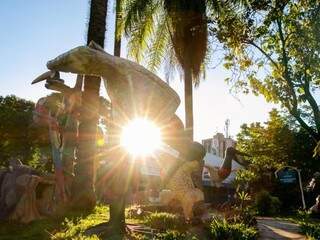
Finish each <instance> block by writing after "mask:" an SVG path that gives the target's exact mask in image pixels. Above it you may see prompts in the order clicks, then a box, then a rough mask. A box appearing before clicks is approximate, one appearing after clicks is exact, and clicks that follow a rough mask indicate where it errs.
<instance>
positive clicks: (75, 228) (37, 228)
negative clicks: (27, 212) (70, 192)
mask: <svg viewBox="0 0 320 240" xmlns="http://www.w3.org/2000/svg"><path fill="white" fill-rule="evenodd" d="M108 216H109V214H108V208H107V207H106V206H102V205H100V206H97V207H96V208H95V209H94V211H92V212H85V213H84V212H78V211H70V212H68V213H66V214H65V215H64V216H60V217H53V218H50V219H49V218H47V219H42V220H37V221H34V222H32V223H29V224H27V225H26V224H19V223H14V222H4V223H1V224H0V236H1V237H0V239H1V240H9V239H10V240H11V239H26V240H31V239H43V240H46V239H97V238H94V237H93V238H88V237H86V238H85V237H84V236H83V232H84V230H85V229H87V228H88V227H91V226H94V225H96V224H99V223H102V222H105V221H107V220H108Z"/></svg>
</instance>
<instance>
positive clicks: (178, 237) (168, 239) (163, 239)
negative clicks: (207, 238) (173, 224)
mask: <svg viewBox="0 0 320 240" xmlns="http://www.w3.org/2000/svg"><path fill="white" fill-rule="evenodd" d="M156 239H157V240H182V239H186V235H185V234H184V233H180V232H178V231H166V232H165V233H158V234H157V235H156Z"/></svg>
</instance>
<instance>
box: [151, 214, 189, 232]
mask: <svg viewBox="0 0 320 240" xmlns="http://www.w3.org/2000/svg"><path fill="white" fill-rule="evenodd" d="M145 224H146V225H147V226H149V227H151V228H154V229H158V230H160V231H165V230H181V229H184V221H183V220H182V219H181V218H180V217H179V216H177V215H175V214H172V213H166V212H156V213H151V214H150V215H149V216H147V217H146V218H145Z"/></svg>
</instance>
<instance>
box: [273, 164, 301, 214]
mask: <svg viewBox="0 0 320 240" xmlns="http://www.w3.org/2000/svg"><path fill="white" fill-rule="evenodd" d="M275 175H276V178H277V179H278V180H279V181H280V183H282V184H284V185H286V184H295V183H297V181H299V187H300V192H301V200H302V206H303V209H306V203H305V199H304V193H303V187H302V181H301V174H300V169H297V168H295V167H291V166H285V167H283V168H280V169H278V170H277V171H276V172H275Z"/></svg>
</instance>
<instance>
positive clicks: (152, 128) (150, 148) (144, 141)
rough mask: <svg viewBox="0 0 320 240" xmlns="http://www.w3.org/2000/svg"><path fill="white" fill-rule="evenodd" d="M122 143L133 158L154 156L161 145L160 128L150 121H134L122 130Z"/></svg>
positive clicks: (139, 119) (143, 119) (140, 119)
mask: <svg viewBox="0 0 320 240" xmlns="http://www.w3.org/2000/svg"><path fill="white" fill-rule="evenodd" d="M120 143H121V146H123V147H124V148H125V149H126V150H127V151H128V152H129V153H130V154H132V155H133V156H146V155H149V154H152V153H153V152H154V151H155V150H156V149H157V148H159V147H160V145H161V132H160V128H158V127H157V126H156V125H155V124H154V123H153V122H151V121H149V120H148V119H145V118H137V119H134V120H132V121H131V122H129V124H128V125H127V126H125V127H124V128H123V129H122V134H121V140H120Z"/></svg>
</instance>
